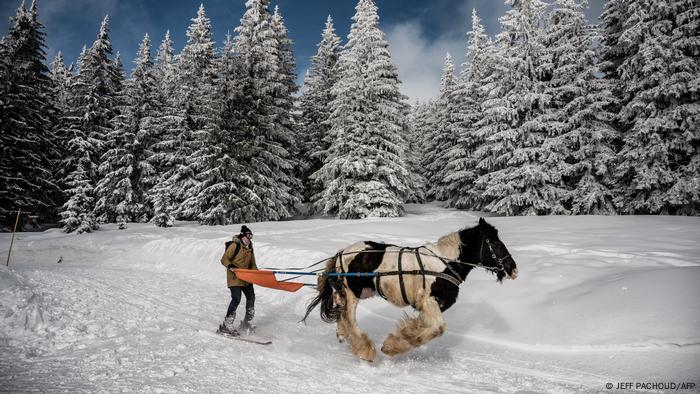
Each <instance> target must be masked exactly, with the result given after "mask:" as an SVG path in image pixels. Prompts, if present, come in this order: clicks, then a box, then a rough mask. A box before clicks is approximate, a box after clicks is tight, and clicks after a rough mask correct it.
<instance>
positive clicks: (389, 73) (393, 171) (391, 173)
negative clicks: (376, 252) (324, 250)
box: [312, 0, 413, 218]
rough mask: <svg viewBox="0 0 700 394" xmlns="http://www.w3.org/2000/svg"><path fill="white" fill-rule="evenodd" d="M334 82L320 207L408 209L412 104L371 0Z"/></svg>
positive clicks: (364, 213)
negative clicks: (408, 121)
mask: <svg viewBox="0 0 700 394" xmlns="http://www.w3.org/2000/svg"><path fill="white" fill-rule="evenodd" d="M355 10H356V13H355V15H354V16H353V20H354V23H353V24H352V26H351V28H350V33H349V34H348V43H347V44H346V46H345V48H344V49H343V51H342V53H341V56H340V59H339V61H338V70H339V80H338V82H337V83H336V84H335V86H334V88H333V94H334V96H335V99H334V100H333V102H332V104H331V108H332V114H331V117H330V121H329V124H330V125H331V131H330V134H331V138H332V139H333V142H332V144H331V146H330V148H329V150H328V155H327V157H326V159H325V162H324V165H323V167H322V168H321V169H320V170H319V171H317V172H316V173H314V174H313V175H312V179H316V180H318V181H321V182H323V185H324V190H323V192H322V196H321V198H320V199H318V202H317V207H318V208H320V209H321V210H323V212H324V213H325V214H328V215H338V216H339V217H340V218H363V217H368V216H379V217H395V216H399V215H401V213H402V212H403V206H402V203H403V200H404V199H405V198H406V196H407V195H408V194H409V193H408V189H409V188H411V187H413V185H411V184H410V182H411V179H410V174H409V173H408V170H407V165H406V163H405V162H404V153H403V149H404V147H405V137H406V135H405V133H406V130H407V124H406V120H405V119H406V113H407V107H406V105H405V104H404V102H403V99H404V96H403V95H402V94H401V93H400V92H399V80H398V77H397V72H396V67H395V66H394V65H393V64H392V62H391V55H390V54H389V46H388V44H387V42H386V39H385V38H384V33H383V32H382V31H381V29H380V28H379V16H378V14H377V6H376V5H375V3H374V1H373V0H360V1H359V2H358V4H357V6H356V8H355Z"/></svg>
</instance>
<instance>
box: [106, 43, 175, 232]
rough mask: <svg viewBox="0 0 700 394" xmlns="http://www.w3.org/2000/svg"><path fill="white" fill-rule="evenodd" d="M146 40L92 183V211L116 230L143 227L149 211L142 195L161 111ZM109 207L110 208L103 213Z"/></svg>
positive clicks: (149, 183) (148, 182)
mask: <svg viewBox="0 0 700 394" xmlns="http://www.w3.org/2000/svg"><path fill="white" fill-rule="evenodd" d="M150 45H151V42H150V39H149V37H148V35H146V36H145V37H144V39H143V41H142V42H141V45H140V47H139V51H138V54H137V57H136V60H135V61H134V63H135V66H136V67H135V68H134V71H133V73H132V76H131V79H130V80H128V81H127V82H126V84H125V86H124V90H123V94H122V95H121V100H120V101H121V106H120V107H119V108H118V111H119V115H117V116H116V117H115V118H114V119H113V131H112V132H111V133H110V134H109V136H108V141H109V145H108V149H107V151H106V152H105V154H104V155H103V156H102V160H101V164H100V167H99V171H100V174H101V177H100V181H99V182H98V183H97V187H96V188H95V189H96V195H97V197H98V201H97V203H96V211H97V212H105V213H108V212H114V213H115V214H116V218H115V219H116V221H117V223H120V224H121V227H120V228H123V227H124V226H125V223H126V222H145V221H148V220H149V219H150V216H151V208H150V206H149V204H148V203H147V202H146V199H145V195H146V193H147V192H148V191H149V189H150V188H151V187H152V179H153V173H154V170H153V167H152V165H151V163H150V162H149V160H148V158H149V157H150V156H151V151H150V148H151V147H152V145H153V144H154V143H155V138H154V135H153V133H154V131H155V129H154V127H153V125H154V122H153V119H154V116H155V115H156V114H157V113H159V112H160V111H161V105H160V101H159V100H158V98H159V97H158V96H157V86H156V81H155V77H154V75H153V61H152V60H151V52H150ZM107 207H110V208H107Z"/></svg>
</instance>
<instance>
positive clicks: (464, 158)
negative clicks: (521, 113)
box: [444, 9, 494, 210]
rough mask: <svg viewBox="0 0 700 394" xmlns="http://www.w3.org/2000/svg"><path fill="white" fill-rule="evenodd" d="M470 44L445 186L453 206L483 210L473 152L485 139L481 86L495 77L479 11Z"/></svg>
mask: <svg viewBox="0 0 700 394" xmlns="http://www.w3.org/2000/svg"><path fill="white" fill-rule="evenodd" d="M467 41H468V45H467V56H466V58H467V60H466V62H465V63H464V64H462V69H461V71H460V76H459V78H458V79H457V81H456V84H455V87H454V89H453V93H452V99H451V100H450V107H449V108H448V111H449V113H451V114H452V119H453V121H452V127H453V128H454V133H455V134H456V136H457V138H458V141H457V144H456V145H455V146H454V147H453V149H452V150H451V152H450V155H449V160H448V164H447V176H446V177H445V179H444V182H445V183H446V185H445V193H446V195H445V197H446V198H448V199H449V204H450V206H453V207H458V208H462V209H465V208H467V209H475V210H476V209H481V208H482V207H481V206H480V205H479V204H480V200H481V195H480V193H477V191H476V188H475V185H474V181H475V180H476V178H477V176H478V172H477V170H476V164H477V161H476V160H475V155H474V152H475V150H476V149H477V148H478V147H479V146H481V144H482V143H483V142H484V139H483V138H477V133H476V129H477V127H476V122H477V121H478V120H480V119H481V117H482V116H481V103H482V101H484V98H485V97H486V93H487V92H485V91H484V89H483V88H482V84H484V83H485V81H489V80H490V77H491V74H493V73H494V70H492V69H491V68H489V67H487V60H489V59H490V57H489V56H487V53H488V51H493V47H492V45H493V44H492V43H491V40H490V38H489V37H488V35H487V34H486V29H485V28H484V26H483V24H482V23H481V18H479V16H478V15H477V12H476V9H473V10H472V28H471V31H470V32H469V33H467ZM492 82H493V81H492Z"/></svg>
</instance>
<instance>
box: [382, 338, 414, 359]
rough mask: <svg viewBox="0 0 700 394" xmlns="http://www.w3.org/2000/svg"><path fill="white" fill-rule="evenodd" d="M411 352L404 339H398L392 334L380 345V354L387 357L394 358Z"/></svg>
mask: <svg viewBox="0 0 700 394" xmlns="http://www.w3.org/2000/svg"><path fill="white" fill-rule="evenodd" d="M409 350H411V344H410V343H408V341H406V340H405V339H400V338H398V337H397V336H396V335H394V334H389V336H388V337H386V340H384V343H383V344H382V353H384V354H386V355H387V356H396V355H397V354H401V353H406V352H407V351H409Z"/></svg>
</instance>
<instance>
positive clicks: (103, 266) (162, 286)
mask: <svg viewBox="0 0 700 394" xmlns="http://www.w3.org/2000/svg"><path fill="white" fill-rule="evenodd" d="M477 218H478V217H477V216H476V215H473V214H470V213H468V212H460V211H454V210H447V209H442V208H439V207H437V206H435V205H411V206H409V210H408V213H407V215H406V216H405V217H403V218H396V219H366V220H358V221H340V220H331V219H312V220H299V221H287V222H275V223H253V224H250V227H251V228H252V229H253V231H254V232H255V238H254V242H255V245H256V255H257V260H258V265H259V266H267V267H277V268H288V267H303V266H306V265H308V264H310V263H312V262H316V261H318V260H320V259H322V258H324V257H327V256H330V255H332V254H334V253H335V252H336V251H337V250H339V249H340V248H343V247H345V246H347V245H349V244H350V243H352V242H354V241H356V240H360V239H373V240H377V241H385V242H390V243H396V244H403V245H413V246H415V245H420V244H423V243H425V242H427V241H432V240H435V239H436V238H437V237H439V236H440V235H442V234H445V233H447V232H451V231H454V230H457V229H459V228H462V227H465V226H467V225H472V224H474V223H476V220H477ZM488 220H489V221H490V222H491V223H493V224H494V225H495V226H496V227H497V228H498V229H499V232H500V235H501V239H502V240H503V241H504V242H505V243H506V245H507V246H508V247H509V249H510V252H511V253H512V255H513V256H514V258H515V260H516V261H517V263H518V265H519V269H520V276H519V278H518V279H517V280H515V281H505V282H504V283H503V284H502V285H501V284H498V283H497V282H496V281H495V278H494V276H493V275H490V274H488V273H486V272H484V271H478V272H477V271H475V272H473V273H472V274H470V276H469V278H468V279H467V282H466V284H463V285H462V288H461V292H460V297H459V299H458V301H457V303H456V304H455V305H454V306H453V307H452V308H451V309H450V310H448V311H447V312H446V313H445V320H446V322H447V329H448V331H447V333H446V335H445V336H443V337H442V338H439V339H437V340H435V341H433V342H431V343H429V344H428V345H426V346H424V347H422V348H421V349H417V350H416V351H414V352H412V353H410V354H408V355H405V356H401V357H398V358H396V359H389V358H386V357H380V359H379V360H378V362H377V363H376V364H375V366H374V367H371V366H366V365H365V364H363V363H361V362H358V361H357V360H355V359H354V358H353V357H352V356H351V355H350V353H349V351H348V350H347V349H346V346H345V345H344V344H338V343H337V342H336V339H335V335H334V327H333V326H331V325H328V324H325V323H322V322H320V321H319V319H318V318H317V315H316V314H314V315H313V316H312V317H311V318H310V319H309V323H308V326H303V325H299V323H298V320H299V319H300V318H301V317H302V315H303V311H304V308H305V305H306V302H307V301H308V300H309V299H310V298H311V297H312V295H313V290H312V289H310V288H305V289H302V290H300V291H299V292H297V293H293V294H292V293H283V292H277V291H273V290H269V289H263V288H258V289H257V290H256V292H257V298H258V303H257V312H258V313H257V316H256V320H257V321H258V325H259V327H260V329H261V330H262V331H263V332H266V333H267V334H269V335H272V336H273V337H274V338H275V343H274V344H273V345H271V346H270V347H267V348H254V347H251V346H250V345H241V344H235V345H232V344H231V343H230V342H225V341H222V340H221V339H220V338H218V337H216V336H212V335H211V332H212V331H213V330H214V329H215V327H216V325H217V324H218V322H219V321H220V319H221V318H222V317H223V316H222V315H223V313H224V311H225V308H226V305H227V303H228V294H227V293H228V291H227V289H226V287H225V279H224V271H223V267H221V265H220V263H219V258H220V256H221V254H222V252H223V247H224V242H225V241H227V240H228V239H230V237H231V236H232V235H233V234H235V233H237V230H238V229H239V226H218V227H216V226H215V227H203V226H198V225H196V224H192V223H178V225H177V226H176V227H174V228H170V229H158V228H153V227H151V226H150V225H142V224H130V225H129V229H127V230H123V231H121V230H118V229H117V228H116V226H112V225H108V226H104V227H103V229H102V230H100V231H98V232H96V233H93V234H83V235H79V236H78V235H73V234H63V233H61V232H60V231H58V230H49V231H46V232H44V233H25V234H19V236H18V238H17V239H16V241H15V249H14V250H13V255H12V256H13V258H12V265H11V268H10V269H7V268H4V267H3V268H2V269H0V314H1V315H2V316H3V319H2V321H1V322H0V335H1V336H2V340H1V341H0V350H2V353H3V357H2V359H4V360H9V359H11V358H14V359H15V360H20V361H15V362H14V363H12V362H10V361H0V385H1V386H2V387H9V388H14V389H29V388H32V389H40V390H41V389H42V388H44V389H45V388H46V387H52V386H42V384H58V386H56V387H62V388H63V389H77V390H78V391H80V390H85V391H93V390H94V389H95V388H97V387H102V386H99V384H114V383H109V382H113V381H114V380H113V378H114V377H115V376H121V377H123V378H125V379H126V380H125V381H123V382H122V383H120V384H122V385H121V386H106V387H119V388H120V389H125V390H134V389H135V390H139V391H142V390H143V391H159V390H166V391H168V390H178V391H180V390H182V391H190V390H192V391H226V390H221V388H222V387H225V386H223V385H219V384H224V383H222V382H226V381H227V380H228V379H230V376H229V374H228V373H226V369H225V368H223V365H222V363H224V364H225V363H226V362H227V361H226V360H231V359H235V360H239V361H241V362H243V363H245V364H246V368H249V369H250V371H262V372H256V373H257V374H258V375H260V374H262V375H263V376H262V377H261V376H246V377H240V376H239V375H240V373H235V375H236V376H237V379H239V378H240V379H243V380H245V382H247V384H249V385H250V386H249V387H250V388H251V390H253V389H255V388H256V387H257V388H258V389H261V390H266V391H270V390H272V391H275V390H274V387H277V388H279V389H280V390H281V389H289V387H297V388H299V391H311V392H319V391H326V390H327V389H329V387H333V388H334V389H336V390H339V391H343V389H342V388H343V387H346V388H347V386H345V385H344V383H343V380H344V379H356V377H357V374H359V375H360V376H364V378H363V379H364V380H363V382H362V383H358V386H357V387H355V388H356V389H358V390H357V391H361V392H362V391H372V390H376V391H379V392H385V391H387V392H390V391H394V389H395V388H396V386H395V384H398V383H399V382H405V383H406V384H411V385H412V386H409V387H412V389H413V390H415V391H423V389H422V388H421V387H423V386H421V384H422V383H421V382H422V380H421V379H423V378H426V379H427V378H436V377H437V378H439V377H443V378H444V380H440V382H442V383H440V382H438V383H436V386H435V387H431V388H433V389H436V390H438V391H454V390H455V387H454V383H455V382H454V381H451V380H450V379H457V382H461V383H460V384H461V386H459V387H462V388H465V390H466V391H476V392H478V391H513V390H515V389H522V388H529V389H531V390H534V391H564V392H566V391H571V390H574V391H578V390H584V391H587V390H593V391H597V390H602V389H603V387H604V386H603V384H604V383H606V382H607V381H609V380H610V381H627V380H630V379H643V378H648V377H654V378H659V379H670V378H672V377H673V378H677V379H684V380H690V381H693V380H694V381H696V382H698V383H700V376H699V375H700V374H699V373H698V371H700V330H698V329H699V328H700V308H699V303H698V301H697V300H698V299H700V287H699V286H698V285H697V283H699V282H700V245H699V244H698V242H697V234H698V233H699V230H700V220H699V219H698V218H686V217H658V216H656V217H630V216H617V217H596V216H589V217H513V218H505V217H492V218H489V219H488ZM8 244H9V236H8V235H6V234H4V235H0V245H2V248H5V249H0V255H5V253H7V249H6V247H7V245H8ZM59 258H62V260H61V261H62V262H61V263H57V261H58V260H59ZM308 281H309V282H310V280H308ZM404 312H409V313H412V312H410V311H409V310H408V309H406V310H400V309H398V308H395V307H393V306H391V305H389V304H388V303H386V302H385V301H383V300H381V299H379V298H375V299H371V300H368V301H363V302H362V303H361V304H360V308H359V310H358V319H359V322H360V325H361V327H362V328H363V329H366V330H367V331H368V333H369V334H370V336H371V337H372V338H373V339H374V340H375V341H377V343H378V344H380V343H381V341H382V340H383V338H384V337H385V336H386V334H388V333H389V332H391V331H393V330H394V325H395V322H396V320H397V319H398V318H399V317H400V316H401V314H402V313H404ZM314 313H316V312H314ZM5 356H7V357H5ZM290 362H291V363H292V364H289V363H290ZM299 363H301V364H303V365H301V364H299ZM456 363H458V364H459V365H456ZM297 364H299V365H297ZM290 365H296V366H292V367H290ZM329 367H330V368H332V369H334V370H335V371H336V372H335V373H337V374H339V375H338V376H339V377H340V378H339V379H337V381H335V380H334V381H333V382H329V383H328V384H327V385H325V386H324V385H319V384H318V382H316V383H308V382H306V381H305V380H303V379H302V380H300V378H299V377H298V376H299V375H298V372H299V369H303V370H304V372H303V374H316V376H321V375H322V374H324V373H327V369H328V368H329ZM219 368H220V369H219ZM395 368H399V369H405V368H409V370H413V369H416V370H417V371H421V372H415V371H414V372H415V373H413V374H409V375H410V376H405V375H403V374H402V373H397V372H392V371H393V370H394V369H395ZM464 368H471V369H472V370H479V371H481V372H482V375H480V376H476V375H475V376H471V375H470V376H464V374H463V373H462V372H461V371H463V370H464ZM39 371H41V372H39ZM246 371H247V369H246ZM280 371H282V372H280ZM338 371H343V372H338ZM574 371H576V372H574ZM69 372H72V373H78V376H79V378H76V379H78V380H75V379H69V378H59V377H60V376H68V375H66V374H67V373H69ZM251 373H252V372H251ZM264 376H275V377H276V378H277V379H278V380H276V382H277V383H276V384H277V385H272V386H270V385H269V379H268V380H267V382H268V385H266V383H265V382H266V380H265V379H264ZM80 377H81V378H80ZM497 378H500V379H497ZM615 379H617V380H615ZM438 380H439V379H438ZM42 382H43V383H42ZM78 382H79V383H78ZM299 382H303V383H302V384H301V385H300V386H289V385H290V384H291V385H293V384H297V383H299ZM328 385H330V386H328ZM423 388H425V389H428V388H427V387H423ZM365 389H366V390H365ZM293 391H294V390H293Z"/></svg>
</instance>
